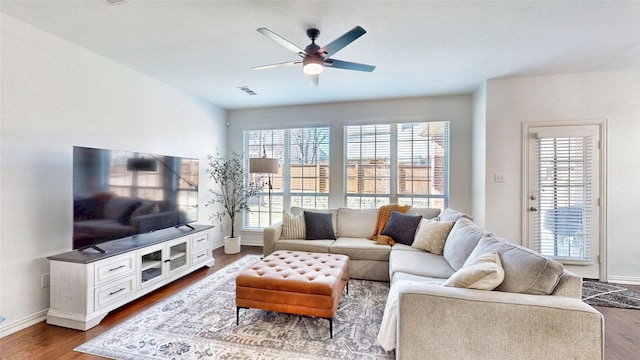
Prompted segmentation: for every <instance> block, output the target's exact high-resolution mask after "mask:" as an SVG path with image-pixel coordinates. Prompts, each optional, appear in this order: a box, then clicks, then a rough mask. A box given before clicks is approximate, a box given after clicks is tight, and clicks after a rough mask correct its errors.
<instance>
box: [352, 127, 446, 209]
mask: <svg viewBox="0 0 640 360" xmlns="http://www.w3.org/2000/svg"><path fill="white" fill-rule="evenodd" d="M344 133H345V137H344V138H345V147H344V148H345V163H346V168H347V169H346V175H345V183H346V204H347V206H348V207H353V208H373V207H379V206H381V205H386V204H390V203H399V204H408V205H412V206H416V207H439V208H445V207H446V206H447V205H448V197H449V189H448V184H449V181H448V177H449V122H446V121H438V122H422V123H400V124H383V125H356V126H345V132H344Z"/></svg>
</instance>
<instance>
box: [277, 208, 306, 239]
mask: <svg viewBox="0 0 640 360" xmlns="http://www.w3.org/2000/svg"><path fill="white" fill-rule="evenodd" d="M306 232H307V228H306V226H305V222H304V213H300V214H298V215H293V214H292V213H290V212H288V211H286V210H285V211H283V212H282V235H280V239H304V237H305V234H306Z"/></svg>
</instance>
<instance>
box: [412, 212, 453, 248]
mask: <svg viewBox="0 0 640 360" xmlns="http://www.w3.org/2000/svg"><path fill="white" fill-rule="evenodd" d="M453 224H455V222H453V221H434V220H428V219H422V220H421V221H420V224H419V225H418V230H417V231H416V235H415V238H414V239H413V244H411V247H413V248H416V249H420V250H424V251H428V252H430V253H432V254H436V255H442V249H444V243H445V242H446V241H447V236H449V232H451V228H453Z"/></svg>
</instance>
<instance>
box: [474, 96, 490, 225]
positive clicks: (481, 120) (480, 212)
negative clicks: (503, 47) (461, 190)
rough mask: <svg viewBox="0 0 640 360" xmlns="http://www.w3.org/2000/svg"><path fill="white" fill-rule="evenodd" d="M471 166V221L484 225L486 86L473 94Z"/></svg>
mask: <svg viewBox="0 0 640 360" xmlns="http://www.w3.org/2000/svg"><path fill="white" fill-rule="evenodd" d="M471 148H472V149H473V150H472V154H471V157H472V161H471V162H472V165H471V216H473V221H474V222H476V223H477V224H479V225H484V221H485V206H486V204H485V200H486V194H485V188H486V181H485V174H486V170H487V169H486V167H487V158H486V156H485V154H486V152H487V85H486V83H483V84H482V86H480V88H479V89H478V90H476V92H475V93H473V126H472V146H471Z"/></svg>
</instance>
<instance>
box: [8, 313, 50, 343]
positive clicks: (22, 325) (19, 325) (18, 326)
mask: <svg viewBox="0 0 640 360" xmlns="http://www.w3.org/2000/svg"><path fill="white" fill-rule="evenodd" d="M47 311H49V309H45V310H42V311H38V312H37V313H35V314H33V315H30V316H27V317H25V318H22V319H20V320H17V321H14V322H12V323H9V324H6V323H3V325H2V326H0V338H3V337H5V336H7V335H11V334H13V333H15V332H18V331H20V330H22V329H26V328H28V327H29V326H32V325H35V324H37V323H39V322H42V321H45V320H47Z"/></svg>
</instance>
